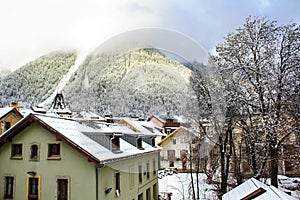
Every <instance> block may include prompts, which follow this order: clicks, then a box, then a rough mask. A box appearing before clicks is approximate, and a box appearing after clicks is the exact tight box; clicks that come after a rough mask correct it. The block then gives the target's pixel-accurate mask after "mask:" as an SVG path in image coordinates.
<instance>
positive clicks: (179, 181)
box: [158, 173, 216, 200]
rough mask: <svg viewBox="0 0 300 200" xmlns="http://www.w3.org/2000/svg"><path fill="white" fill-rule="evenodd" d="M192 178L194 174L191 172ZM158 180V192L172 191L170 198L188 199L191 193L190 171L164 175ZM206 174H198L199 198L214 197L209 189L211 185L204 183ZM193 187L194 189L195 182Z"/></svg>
mask: <svg viewBox="0 0 300 200" xmlns="http://www.w3.org/2000/svg"><path fill="white" fill-rule="evenodd" d="M193 177H194V180H196V178H195V174H193ZM158 180H159V192H160V193H161V194H163V193H166V192H172V200H190V199H192V197H191V194H192V190H191V175H190V173H178V174H173V175H168V176H164V177H163V178H161V179H158ZM205 180H206V176H205V175H204V174H200V177H199V187H200V199H203V200H204V199H216V197H215V195H214V193H213V192H212V191H211V190H210V188H211V187H212V186H210V185H208V184H206V183H205ZM194 184H195V189H196V183H194Z"/></svg>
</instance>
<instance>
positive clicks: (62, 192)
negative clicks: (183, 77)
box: [57, 178, 68, 200]
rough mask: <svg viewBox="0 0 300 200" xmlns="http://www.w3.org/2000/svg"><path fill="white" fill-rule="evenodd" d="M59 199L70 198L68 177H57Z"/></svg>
mask: <svg viewBox="0 0 300 200" xmlns="http://www.w3.org/2000/svg"><path fill="white" fill-rule="evenodd" d="M57 200H68V179H65V178H64V179H57Z"/></svg>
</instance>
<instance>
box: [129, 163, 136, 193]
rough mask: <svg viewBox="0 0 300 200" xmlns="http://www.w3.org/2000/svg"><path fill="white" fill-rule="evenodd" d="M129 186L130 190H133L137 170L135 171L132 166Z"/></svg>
mask: <svg viewBox="0 0 300 200" xmlns="http://www.w3.org/2000/svg"><path fill="white" fill-rule="evenodd" d="M129 172H130V173H129V186H130V188H133V187H134V182H135V181H134V180H135V170H134V167H133V166H130V168H129Z"/></svg>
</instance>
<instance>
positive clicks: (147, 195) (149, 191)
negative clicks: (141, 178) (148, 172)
mask: <svg viewBox="0 0 300 200" xmlns="http://www.w3.org/2000/svg"><path fill="white" fill-rule="evenodd" d="M146 200H151V188H148V189H147V190H146Z"/></svg>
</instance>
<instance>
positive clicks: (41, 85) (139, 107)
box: [0, 49, 194, 116]
mask: <svg viewBox="0 0 300 200" xmlns="http://www.w3.org/2000/svg"><path fill="white" fill-rule="evenodd" d="M76 56H77V54H76V52H54V53H50V54H47V55H45V56H42V57H40V58H38V59H36V60H34V61H32V62H30V63H28V64H26V65H25V66H23V67H21V68H19V69H18V70H16V71H14V72H12V73H10V74H8V75H6V76H3V77H1V78H0V102H1V104H2V105H3V106H5V105H8V104H9V103H10V102H12V101H17V102H19V103H20V104H21V105H22V106H24V107H29V106H31V105H38V104H39V103H41V102H42V101H44V100H45V99H46V98H47V97H49V96H50V95H51V94H52V93H53V92H54V91H55V90H56V87H57V85H58V83H59V81H60V80H61V79H62V77H63V76H64V75H65V74H66V73H67V72H68V71H69V69H70V67H71V66H72V65H74V63H75V60H76ZM190 75H191V70H190V69H189V68H187V67H185V66H184V65H182V64H181V63H180V62H177V61H174V60H172V59H170V58H169V57H167V56H165V55H164V54H163V53H162V52H160V51H158V50H155V49H139V50H134V51H131V52H127V53H125V54H121V55H104V54H97V53H91V54H90V55H88V56H87V57H86V59H85V60H84V62H83V63H82V64H81V65H80V66H79V68H78V69H77V71H76V72H75V73H74V74H73V76H72V77H71V79H70V80H69V82H68V83H67V84H66V86H65V87H64V89H63V90H62V92H63V95H64V97H65V98H64V99H65V102H66V103H67V105H68V107H69V108H70V109H71V110H72V111H82V110H88V111H93V112H97V113H99V114H101V115H104V114H113V115H116V116H124V115H130V114H134V115H141V114H144V115H146V116H149V115H154V114H157V115H166V114H171V115H172V114H177V115H186V113H187V112H189V110H190V109H191V108H190V106H192V103H191V102H192V101H193V97H194V94H193V92H192V91H191V89H190V86H189V77H190ZM49 106H50V105H49V104H48V105H45V107H46V109H47V107H48V108H49Z"/></svg>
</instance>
